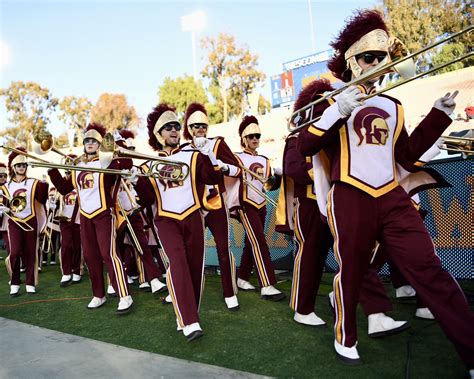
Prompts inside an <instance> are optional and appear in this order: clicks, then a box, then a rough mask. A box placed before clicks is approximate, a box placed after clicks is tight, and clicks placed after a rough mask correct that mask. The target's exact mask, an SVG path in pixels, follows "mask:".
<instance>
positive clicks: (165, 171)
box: [159, 164, 183, 191]
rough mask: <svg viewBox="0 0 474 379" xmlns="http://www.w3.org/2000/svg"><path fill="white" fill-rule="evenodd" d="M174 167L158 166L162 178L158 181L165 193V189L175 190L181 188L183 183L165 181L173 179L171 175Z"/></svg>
mask: <svg viewBox="0 0 474 379" xmlns="http://www.w3.org/2000/svg"><path fill="white" fill-rule="evenodd" d="M175 168H176V166H173V165H167V164H165V165H163V166H160V173H161V176H162V178H160V179H159V181H160V183H161V184H162V185H163V187H164V189H163V190H164V191H166V189H167V188H176V187H181V186H182V185H183V181H182V180H180V181H176V180H172V181H171V180H167V179H172V178H173V173H174V172H175Z"/></svg>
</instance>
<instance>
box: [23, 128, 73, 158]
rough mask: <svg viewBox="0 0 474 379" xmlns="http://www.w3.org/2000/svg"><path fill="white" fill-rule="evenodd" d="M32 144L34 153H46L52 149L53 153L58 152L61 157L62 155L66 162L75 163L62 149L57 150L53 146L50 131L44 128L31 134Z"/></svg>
mask: <svg viewBox="0 0 474 379" xmlns="http://www.w3.org/2000/svg"><path fill="white" fill-rule="evenodd" d="M32 146H33V151H34V152H35V153H36V154H39V155H44V154H47V153H48V152H50V151H52V152H53V153H56V154H59V155H61V156H62V157H64V159H65V162H66V163H67V162H71V163H75V162H73V161H72V160H71V158H70V157H68V155H67V154H65V153H63V152H62V151H60V150H58V149H57V148H56V147H55V146H54V138H53V136H52V135H51V133H50V132H48V131H46V130H43V131H41V132H39V133H36V134H35V135H34V136H33V142H32Z"/></svg>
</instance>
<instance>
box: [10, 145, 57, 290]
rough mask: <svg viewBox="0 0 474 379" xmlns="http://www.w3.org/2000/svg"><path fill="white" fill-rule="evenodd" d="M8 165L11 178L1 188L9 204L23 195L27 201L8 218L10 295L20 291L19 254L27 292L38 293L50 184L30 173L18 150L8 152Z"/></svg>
mask: <svg viewBox="0 0 474 379" xmlns="http://www.w3.org/2000/svg"><path fill="white" fill-rule="evenodd" d="M17 150H20V151H23V152H25V153H26V150H25V149H24V148H22V147H18V148H17ZM8 168H9V170H10V181H9V182H8V183H6V184H5V185H4V186H3V187H2V191H3V193H4V194H5V195H6V196H7V197H8V199H9V206H10V207H11V206H12V199H21V200H22V202H23V204H24V206H21V207H19V208H20V209H18V210H17V211H16V212H15V211H12V214H11V216H10V217H9V220H8V238H9V241H8V244H9V247H10V254H9V255H8V257H7V259H6V260H5V264H6V266H7V270H8V273H9V275H10V296H13V297H14V296H18V295H19V294H20V258H21V259H22V261H23V263H24V265H25V268H26V293H27V294H34V293H36V285H37V284H38V255H37V251H38V250H37V241H38V234H39V230H41V229H42V227H43V226H44V224H45V221H46V215H45V210H44V205H45V203H46V199H47V197H48V184H47V183H45V182H42V181H40V180H38V179H34V178H29V177H27V174H26V171H27V168H28V162H27V159H26V157H25V156H24V155H23V154H20V153H18V152H16V151H13V152H11V153H10V155H9V156H8ZM1 211H2V213H5V212H8V208H6V207H2V208H1ZM15 221H16V222H15ZM24 228H25V229H27V230H25V229H24Z"/></svg>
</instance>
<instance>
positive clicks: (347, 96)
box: [336, 86, 365, 117]
mask: <svg viewBox="0 0 474 379" xmlns="http://www.w3.org/2000/svg"><path fill="white" fill-rule="evenodd" d="M364 98H365V94H363V93H361V92H360V89H359V88H357V87H355V86H350V87H349V88H347V89H345V90H344V91H342V92H341V93H340V94H339V96H337V98H336V100H337V101H336V102H337V106H338V108H339V113H340V114H341V115H343V116H344V117H348V116H350V114H351V113H352V111H353V110H354V109H355V108H357V107H360V106H361V105H363V104H364Z"/></svg>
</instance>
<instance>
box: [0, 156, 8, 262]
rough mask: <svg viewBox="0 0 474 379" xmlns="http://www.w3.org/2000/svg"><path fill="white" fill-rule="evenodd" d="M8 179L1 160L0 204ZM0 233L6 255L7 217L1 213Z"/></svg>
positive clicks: (3, 199)
mask: <svg viewBox="0 0 474 379" xmlns="http://www.w3.org/2000/svg"><path fill="white" fill-rule="evenodd" d="M7 179H8V169H7V165H6V164H5V163H3V162H0V206H3V205H5V203H6V199H5V197H4V196H3V192H2V187H3V186H4V185H5V184H6V182H7ZM0 233H1V236H2V240H3V245H4V246H5V250H6V252H7V255H8V254H10V253H9V250H10V249H9V247H8V218H7V217H5V216H3V214H2V215H1V216H0ZM2 259H3V257H0V260H2Z"/></svg>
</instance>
